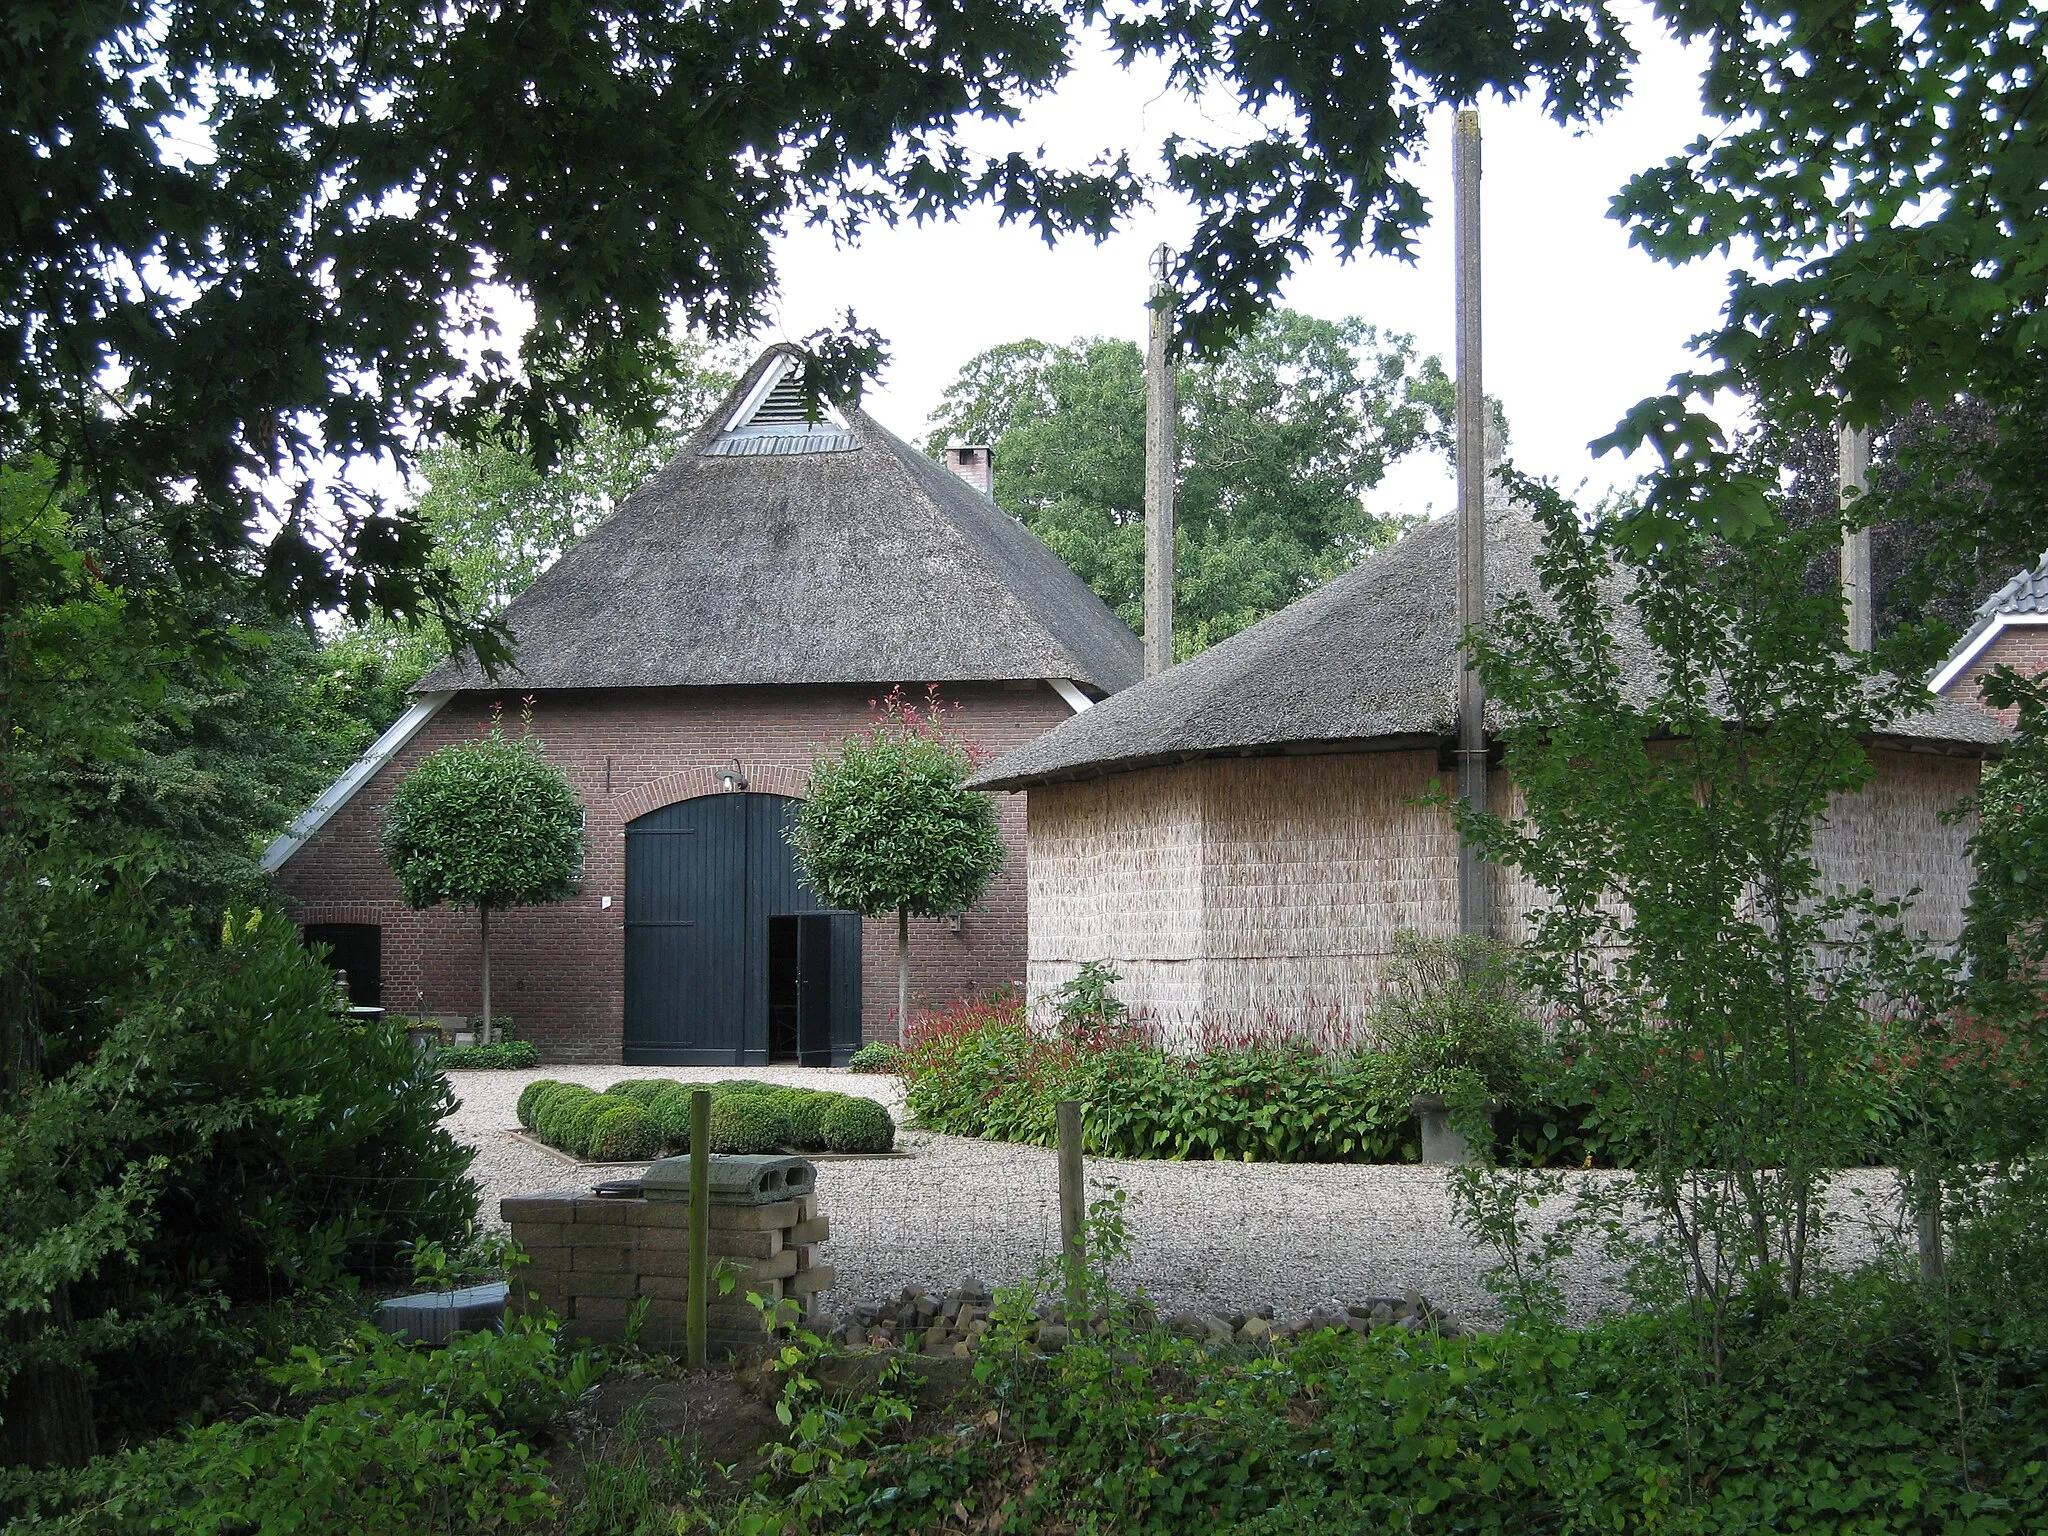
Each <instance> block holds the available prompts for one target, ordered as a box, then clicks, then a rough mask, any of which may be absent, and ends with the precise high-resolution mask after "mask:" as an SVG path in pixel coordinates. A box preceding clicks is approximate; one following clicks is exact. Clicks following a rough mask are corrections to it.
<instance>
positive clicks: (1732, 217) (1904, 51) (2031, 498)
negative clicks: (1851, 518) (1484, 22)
mask: <svg viewBox="0 0 2048 1536" xmlns="http://www.w3.org/2000/svg"><path fill="white" fill-rule="evenodd" d="M1656 11H1657V14H1658V15H1659V16H1660V17H1661V18H1662V19H1663V20H1664V21H1665V22H1666V23H1667V24H1668V25H1669V26H1671V27H1672V29H1673V30H1674V31H1675V32H1676V33H1677V35H1678V36H1680V37H1681V38H1684V39H1686V40H1687V41H1690V42H1695V43H1698V44H1701V45H1703V46H1704V47H1705V48H1706V50H1707V51H1708V54H1709V57H1710V63H1709V66H1708V70H1707V74H1706V79H1705V86H1704V95H1703V99H1704V102H1705V105H1706V108H1707V111H1708V113H1709V115H1710V116H1711V117H1713V118H1715V119H1717V120H1718V122H1719V124H1721V125H1722V126H1721V127H1720V128H1719V129H1718V130H1717V131H1715V132H1713V133H1710V134H1707V135H1704V136H1702V137H1701V138H1699V139H1698V140H1696V141H1695V142H1693V143H1692V144H1690V145H1688V146H1686V147H1685V149H1684V150H1683V151H1681V152H1680V153H1679V154H1676V155H1674V156H1673V157H1671V158H1670V159H1669V160H1667V161H1666V162H1664V163H1663V164H1662V165H1660V166H1657V167H1654V168H1652V169H1650V170H1647V171H1645V172H1644V173H1642V174H1641V175H1639V176H1637V177H1636V178H1635V179H1634V180H1632V181H1631V182H1630V183H1629V184H1628V186H1627V187H1626V188H1625V189H1624V190H1623V192H1622V193H1621V195H1620V196H1619V197H1617V198H1616V200H1615V204H1614V209H1615V213H1616V216H1617V217H1619V218H1621V219H1622V220H1624V221H1625V222H1626V223H1627V224H1628V226H1629V228H1630V233H1631V238H1632V239H1633V240H1634V241H1635V243H1637V244H1638V245H1641V246H1642V247H1644V248H1645V249H1646V250H1648V251H1649V252H1651V253H1652V254H1653V255H1655V256H1657V257H1659V258H1660V259H1663V260H1666V261H1670V262H1673V263H1682V262H1686V261H1690V260H1693V259H1695V258H1698V257H1700V256H1703V255H1706V254H1708V253H1710V252H1717V251H1718V252H1731V251H1732V252H1736V253H1737V254H1744V253H1747V254H1750V255H1753V256H1754V257H1755V258H1758V259H1760V260H1761V262H1763V263H1765V264H1766V265H1764V266H1762V267H1758V268H1752V267H1747V266H1746V267H1743V268H1740V269H1738V270H1737V271H1736V272H1735V273H1734V275H1733V276H1732V278H1731V280H1730V288H1729V298H1728V303H1727V305H1726V307H1725V309H1724V311H1723V315H1722V323H1721V326H1720V328H1719V329H1718V330H1717V331H1715V332H1713V333H1711V334H1710V335H1709V336H1708V337H1707V338H1705V340H1704V341H1703V343H1702V357H1703V366H1702V367H1701V368H1700V369H1699V370H1697V371H1695V372H1693V373H1689V374H1686V375H1682V376H1681V377H1679V378H1678V379H1675V380H1674V381H1673V385H1672V389H1671V390H1670V392H1669V393H1667V394H1666V395H1663V396H1660V397H1658V398H1655V399H1652V400H1646V401H1644V402H1643V403H1642V404H1641V405H1639V406H1637V407H1636V408H1635V409H1634V410H1633V411H1632V412H1631V413H1630V414H1629V416H1628V418H1627V419H1626V420H1625V421H1624V422H1623V423H1622V425H1621V426H1620V428H1619V429H1618V430H1617V431H1616V433H1615V434H1614V435H1613V437H1611V438H1609V439H1607V440H1606V441H1607V442H1609V443H1613V444H1617V445H1619V446H1622V447H1627V448H1633V447H1635V446H1636V445H1638V444H1641V443H1649V444H1651V445H1652V446H1653V447H1654V448H1655V450H1656V452H1657V453H1658V454H1659V455H1660V457H1661V459H1662V461H1663V462H1662V468H1661V470H1660V472H1659V473H1658V474H1657V475H1656V476H1655V477H1654V479H1653V482H1652V485H1651V487H1650V494H1649V495H1648V496H1647V498H1646V500H1645V503H1644V507H1643V513H1642V515H1640V516H1639V517H1638V519H1637V522H1638V525H1639V527H1640V533H1639V534H1638V538H1639V540H1640V541H1641V542H1642V543H1643V544H1644V546H1645V547H1647V546H1648V544H1649V543H1651V542H1654V540H1655V539H1656V538H1658V537H1660V536H1661V535H1660V531H1659V530H1660V528H1661V527H1662V526H1664V525H1665V524H1666V523H1667V522H1668V520H1670V519H1674V518H1675V519H1684V520H1700V521H1703V522H1704V523H1705V524H1707V525H1708V526H1710V527H1713V528H1717V529H1719V530H1721V531H1723V532H1728V533H1734V534H1741V533H1744V532H1746V531H1747V530H1749V529H1751V528H1754V527H1756V526H1758V525H1760V524H1762V523H1764V522H1766V521H1768V520H1769V519H1770V518H1771V517H1772V516H1773V508H1772V492H1773V490H1774V489H1775V487H1774V486H1773V484H1772V483H1771V481H1770V479H1769V478H1768V477H1765V476H1762V475H1760V474H1758V473H1757V472H1756V471H1755V470H1754V468H1753V467H1752V466H1748V465H1745V464H1744V463H1743V462H1742V458H1741V454H1740V451H1739V449H1737V448H1736V447H1734V446H1733V445H1731V444H1729V443H1728V442H1726V441H1725V440H1724V438H1723V437H1722V434H1721V433H1720V432H1719V431H1718V429H1717V428H1716V427H1715V426H1714V424H1713V423H1712V421H1711V420H1710V419H1709V418H1708V417H1707V416H1706V415H1705V414H1704V412H1703V411H1702V410H1701V409H1700V406H1701V403H1702V402H1703V401H1704V400H1705V399H1706V398H1707V397H1709V396H1711V395H1713V394H1715V393H1716V392H1719V391H1723V390H1732V391H1735V392H1737V393H1739V394H1742V395H1745V396H1747V397H1748V398H1750V399H1751V400H1753V401H1755V402H1757V403H1758V406H1759V409H1760V410H1761V411H1762V412H1763V414H1764V415H1765V416H1767V417H1768V418H1769V419H1771V420H1772V421H1774V422H1776V423H1779V424H1782V425H1789V426H1791V427H1793V428H1794V429H1799V428H1813V427H1818V426H1823V425H1825V424H1827V423H1830V422H1833V421H1835V420H1837V419H1839V418H1842V417H1846V418H1847V419H1848V420H1849V421H1850V422H1852V423H1853V424H1856V425H1861V426H1876V425H1879V424H1881V423H1883V422H1884V421H1886V420H1887V419H1901V418H1904V417H1906V416H1908V415H1909V414H1910V413H1911V412H1912V411H1913V410H1914V409H1915V408H1916V407H1917V406H1920V405H1921V403H1922V402H1948V401H1951V400H1955V399H1958V398H1968V399H1970V400H1973V401H1975V402H1976V403H1977V404H1978V405H1980V406H1981V407H1982V408H1983V409H1985V410H1986V411H1988V412H1989V413H1990V415H1991V417H1992V419H1993V422H1994V424H1995V425H1994V430H1993V432H1992V433H1991V434H1990V437H1989V440H1988V441H1987V439H1986V437H1985V436H1984V435H1983V434H1975V433H1971V434H1962V435H1960V436H1957V435H1953V434H1951V435H1947V436H1942V435H1936V437H1935V438H1934V439H1932V440H1930V441H1929V442H1928V443H1926V444H1925V445H1923V449H1922V451H1921V452H1920V453H1919V454H1917V455H1908V456H1906V459H1905V461H1904V463H1903V465H1902V470H1901V472H1900V473H1896V474H1894V475H1892V476H1890V477H1888V479H1887V480H1886V481H1883V482H1881V483H1880V485H1879V488H1878V494H1877V495H1876V496H1873V498H1872V504H1871V506H1870V507H1869V508H1868V509H1867V515H1868V516H1871V517H1878V516H1882V515H1884V511H1885V506H1884V504H1885V502H1886V501H1888V500H1897V501H1898V502H1900V503H1902V504H1903V505H1904V506H1906V507H1908V508H1909V509H1910V510H1911V512H1912V514H1913V515H1914V516H1916V517H1918V518H1920V519H1922V520H1923V521H1926V522H1927V523H1928V524H1929V525H1930V526H1931V527H1933V529H1934V530H1935V537H1936V538H1937V540H1938V541H1939V542H1940V543H1942V544H1943V545H1945V546H1947V547H1948V548H1949V549H1951V550H1952V551H1954V552H1955V553H1956V555H1957V556H1958V557H1960V558H1964V559H1967V560H1971V561H1975V562H1980V563H1981V562H1984V561H1989V562H1991V563H1994V564H2005V565H2007V566H2011V565H2014V564H2018V563H2020V562H2021V561H2023V560H2024V559H2026V558H2029V557H2030V556H2031V555H2032V554H2033V553H2035V552H2036V545H2037V543H2038V539H2039V529H2040V528H2041V527H2042V526H2043V525H2044V523H2048V508H2044V505H2043V501H2042V497H2043V487H2044V486H2048V367H2044V362H2048V357H2044V353H2043V343H2044V340H2048V329H2044V326H2048V322H2044V319H2043V299H2044V296H2048V216H2044V215H2048V124H2044V119H2043V116H2042V95H2041V91H2042V76H2043V65H2044V62H2048V60H2044V58H2043V52H2044V48H2048V33H2044V25H2048V23H2044V18H2043V16H2042V14H2041V11H2040V8H2039V7H2038V6H2036V5H2034V4H2032V3H2030V0H1983V3H1977V4H1970V5H1950V4H1943V3H1938V0H1907V3H1905V4H1891V3H1884V0H1854V3H1849V4H1843V3H1840V0H1791V3H1785V4H1770V5H1762V4H1750V3H1744V4H1729V3H1725V0H1658V3H1657V5H1656Z"/></svg>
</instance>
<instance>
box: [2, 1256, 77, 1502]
mask: <svg viewBox="0 0 2048 1536" xmlns="http://www.w3.org/2000/svg"><path fill="white" fill-rule="evenodd" d="M70 1322H71V1292H70V1291H69V1289H67V1288H66V1287H64V1286H59V1287H58V1288H57V1290H56V1291H55V1292H54V1293H53V1294H52V1296H51V1297H50V1311H49V1315H48V1316H46V1317H34V1318H30V1317H23V1316H22V1315H21V1314H19V1313H16V1314H14V1315H13V1316H11V1317H9V1318H8V1319H7V1324H6V1334H7V1338H8V1340H9V1341H10V1342H12V1343H17V1344H25V1343H27V1342H28V1341H29V1340H31V1339H33V1338H34V1337H35V1336H36V1335H37V1334H39V1333H42V1332H43V1331H45V1330H46V1329H61V1328H65V1327H68V1326H69V1325H70ZM99 1448H100V1447H99V1435H98V1432H97V1431H96V1430H95V1429H94V1428H93V1422H92V1396H91V1394H90V1393H88V1392H87V1391H86V1388H85V1373H84V1372H82V1371H80V1370H79V1369H78V1367H77V1366H75V1365H68V1366H67V1365H31V1366H29V1367H28V1368H27V1369H26V1370H24V1371H22V1372H21V1373H20V1374H19V1375H17V1376H15V1377H13V1378H11V1379H10V1380H8V1381H7V1382H6V1383H5V1384H4V1385H0V1467H82V1466H84V1465H85V1464H86V1463H87V1462H88V1461H90V1460H92V1458H93V1457H95V1456H97V1455H98V1454H99Z"/></svg>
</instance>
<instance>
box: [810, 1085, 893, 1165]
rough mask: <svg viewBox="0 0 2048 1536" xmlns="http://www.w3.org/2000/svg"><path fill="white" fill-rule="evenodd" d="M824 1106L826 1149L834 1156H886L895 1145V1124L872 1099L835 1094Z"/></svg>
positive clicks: (885, 1111)
mask: <svg viewBox="0 0 2048 1536" xmlns="http://www.w3.org/2000/svg"><path fill="white" fill-rule="evenodd" d="M834 1098H835V1100H836V1102H835V1103H832V1104H830V1105H827V1106H826V1109H825V1115H824V1125H823V1129H824V1134H825V1145H826V1146H827V1147H829V1148H830V1149H831V1150H832V1151H834V1152H888V1151H890V1150H892V1149H893V1148H894V1147H895V1145H896V1122H895V1121H894V1120H892V1119H890V1118H889V1111H888V1110H886V1109H884V1108H882V1106H881V1105H879V1104H877V1103H876V1102H875V1101H874V1100H873V1099H864V1098H861V1097H860V1096H859V1095H858V1094H850V1093H848V1094H836V1095H834Z"/></svg>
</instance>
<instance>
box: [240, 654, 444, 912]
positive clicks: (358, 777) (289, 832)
mask: <svg viewBox="0 0 2048 1536" xmlns="http://www.w3.org/2000/svg"><path fill="white" fill-rule="evenodd" d="M454 697H455V695H454V694H453V693H422V694H419V695H417V696H416V697H415V699H414V701H413V706H412V708H410V709H408V710H407V711H406V712H405V713H404V714H402V715H400V716H399V717H398V720H397V723H396V724H394V725H393V726H392V727H391V729H389V730H388V731H386V732H385V733H384V734H383V735H382V736H379V737H378V738H377V739H376V740H375V741H373V742H371V743H370V749H369V751H367V752H365V753H364V754H363V755H362V756H361V757H359V758H357V759H356V760H355V762H354V764H353V765H351V766H350V768H349V769H348V771H347V772H346V773H344V774H342V776H341V777H340V778H338V779H336V780H335V781H334V782H333V783H332V784H330V785H328V786H327V790H326V792H325V793H324V794H322V795H321V796H320V798H319V799H318V800H315V801H314V802H313V803H312V804H311V805H309V806H307V807H306V808H305V810H303V811H301V812H300V813H299V817H298V819H297V820H296V821H294V822H293V823H292V824H291V825H290V826H289V827H287V828H285V830H284V831H283V832H282V833H281V834H280V835H279V836H278V839H277V841H276V842H274V843H272V844H271V845H270V846H269V847H268V848H266V849H264V850H263V867H264V869H265V870H269V871H273V872H274V871H276V870H278V869H281V868H283V866H284V862H285V860H287V859H289V858H290V857H291V856H292V855H293V854H295V853H297V852H298V851H299V850H300V849H301V848H303V847H305V846H306V844H307V843H308V842H310V841H312V838H313V834H314V833H315V832H318V831H319V830H320V829H321V828H322V827H324V826H326V825H327V822H328V818H329V817H331V816H333V815H334V813H335V812H336V811H338V810H340V809H341V808H342V807H343V806H344V805H347V804H348V803H349V801H351V800H353V799H354V798H355V795H356V791H357V790H359V789H361V788H362V787H363V786H364V785H365V784H367V783H369V782H370V780H371V779H372V778H374V777H376V774H377V770H378V769H380V768H382V767H383V766H384V765H385V764H386V763H388V762H390V761H391V759H392V758H394V757H396V756H397V755H398V754H399V753H400V752H402V751H404V750H405V744H406V743H407V742H409V741H411V740H412V739H413V737H415V736H417V735H418V734H419V732H420V727H421V726H423V725H425V724H426V723H427V722H428V721H429V720H431V719H433V718H434V716H435V715H437V714H439V713H440V712H441V706H442V705H444V704H446V703H447V702H448V701H449V700H450V699H452V698H454Z"/></svg>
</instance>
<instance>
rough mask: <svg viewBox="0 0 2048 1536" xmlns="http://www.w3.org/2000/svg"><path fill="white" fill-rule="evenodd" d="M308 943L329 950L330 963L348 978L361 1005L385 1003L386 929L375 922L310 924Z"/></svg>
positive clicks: (353, 997) (357, 1004) (351, 991)
mask: <svg viewBox="0 0 2048 1536" xmlns="http://www.w3.org/2000/svg"><path fill="white" fill-rule="evenodd" d="M305 938H306V943H307V944H309V945H318V946H322V947H324V948H325V950H326V959H327V964H328V965H329V966H330V967H331V968H332V969H334V970H336V971H339V972H341V973H342V974H344V975H346V976H347V978H348V1000H349V1002H350V1003H351V1004H352V1005H353V1006H355V1007H357V1008H381V1007H382V1006H383V1005H384V930H383V929H382V928H380V927H378V926H377V925H376V924H375V923H308V924H306V928H305Z"/></svg>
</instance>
